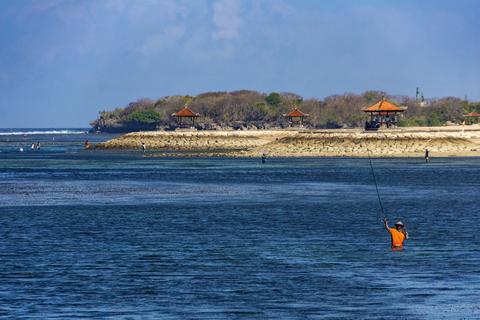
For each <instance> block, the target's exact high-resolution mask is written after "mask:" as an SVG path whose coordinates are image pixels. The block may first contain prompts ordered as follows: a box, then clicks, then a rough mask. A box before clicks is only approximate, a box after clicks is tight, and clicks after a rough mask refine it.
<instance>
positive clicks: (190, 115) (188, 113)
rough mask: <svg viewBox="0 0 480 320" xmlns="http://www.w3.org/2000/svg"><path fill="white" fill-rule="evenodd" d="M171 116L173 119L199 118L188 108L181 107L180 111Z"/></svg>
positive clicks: (198, 115) (197, 114)
mask: <svg viewBox="0 0 480 320" xmlns="http://www.w3.org/2000/svg"><path fill="white" fill-rule="evenodd" d="M172 116H174V117H188V118H196V117H200V114H199V113H195V112H193V111H192V109H190V108H189V107H188V106H185V107H183V109H182V110H180V111H178V112H175V113H172Z"/></svg>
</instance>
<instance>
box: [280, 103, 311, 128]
mask: <svg viewBox="0 0 480 320" xmlns="http://www.w3.org/2000/svg"><path fill="white" fill-rule="evenodd" d="M283 116H284V117H285V118H287V119H288V123H289V125H290V126H293V125H295V124H299V125H303V120H304V118H305V117H308V114H306V113H303V112H302V111H300V109H298V108H297V107H295V108H293V109H292V111H290V112H289V113H287V114H284V115H283Z"/></svg>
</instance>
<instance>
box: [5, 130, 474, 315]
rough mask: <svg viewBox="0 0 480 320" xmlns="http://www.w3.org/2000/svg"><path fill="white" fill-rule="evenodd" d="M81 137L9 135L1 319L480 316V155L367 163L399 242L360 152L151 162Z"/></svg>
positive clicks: (7, 142)
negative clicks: (395, 242)
mask: <svg viewBox="0 0 480 320" xmlns="http://www.w3.org/2000/svg"><path fill="white" fill-rule="evenodd" d="M54 137H55V139H52V138H54ZM87 137H88V139H90V141H93V142H96V141H101V140H104V139H107V138H109V137H107V136H93V135H87ZM19 139H24V140H20V141H19ZM37 139H43V140H42V141H44V143H42V145H44V146H45V147H44V148H43V147H42V149H41V150H39V151H30V150H29V151H24V152H23V153H21V152H19V151H18V150H17V148H18V147H19V146H20V145H22V144H24V145H28V144H29V143H30V142H31V141H33V140H37ZM84 139H85V136H84V135H83V134H82V135H73V134H64V135H40V136H30V135H27V136H21V135H20V136H0V204H1V207H0V235H1V241H0V317H4V318H21V317H25V318H38V319H47V318H48V319H55V318H58V319H72V318H73V319H75V318H99V319H100V318H101V319H105V318H111V319H119V318H120V319H123V318H125V319H480V302H479V299H478V295H479V292H480V249H479V246H480V236H479V235H478V230H477V224H478V222H479V220H480V214H479V212H478V204H479V201H480V188H479V186H480V179H479V178H480V159H478V158H443V159H439V158H433V160H432V163H430V164H428V165H427V164H424V163H423V162H422V160H421V159H374V160H373V164H374V167H375V170H376V171H375V172H376V174H377V179H378V182H379V188H380V192H381V194H382V200H383V202H384V206H385V208H386V210H387V214H388V216H389V218H390V220H392V222H393V221H394V220H396V219H402V220H403V221H404V222H405V223H406V225H407V228H408V230H409V233H410V237H411V239H410V240H409V241H408V243H407V244H406V249H405V250H404V251H403V252H391V251H390V250H389V238H388V234H387V232H386V231H385V230H384V229H383V227H382V224H381V223H380V214H379V212H378V210H379V209H378V202H377V197H376V193H375V187H374V185H373V182H372V176H371V172H370V166H369V163H368V160H367V159H270V160H269V161H268V162H267V163H266V164H265V165H262V164H261V162H260V161H259V159H158V158H151V157H143V156H142V155H141V154H133V153H132V154H126V153H105V152H99V151H94V152H92V151H84V150H82V144H83V140H84ZM7 140H8V141H7Z"/></svg>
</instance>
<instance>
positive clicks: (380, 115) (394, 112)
mask: <svg viewBox="0 0 480 320" xmlns="http://www.w3.org/2000/svg"><path fill="white" fill-rule="evenodd" d="M404 111H405V110H404V109H402V108H400V107H398V106H397V105H395V104H394V103H392V102H390V101H388V100H387V99H385V97H382V100H380V101H378V102H377V103H375V104H374V105H371V106H369V107H366V108H364V109H363V112H365V113H369V114H370V122H368V121H367V123H366V124H365V129H367V130H368V129H369V128H370V129H372V128H376V129H378V128H379V127H382V126H385V127H387V128H390V127H391V126H396V125H397V123H398V115H399V114H401V113H402V112H404Z"/></svg>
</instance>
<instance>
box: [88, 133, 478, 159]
mask: <svg viewBox="0 0 480 320" xmlns="http://www.w3.org/2000/svg"><path fill="white" fill-rule="evenodd" d="M142 143H144V144H145V147H146V150H147V152H146V155H149V156H175V157H177V156H183V157H193V156H202V157H204V156H231V157H259V156H260V155H262V154H263V153H265V154H267V155H268V156H269V157H366V156H368V155H369V154H370V155H372V156H375V157H419V156H423V153H424V150H425V149H426V148H428V149H429V151H430V154H431V155H432V156H480V126H478V125H475V126H466V127H461V126H455V127H418V128H399V129H385V130H380V131H378V132H364V131H363V130H360V129H345V130H343V129H335V130H301V129H299V130H251V131H148V132H134V133H128V134H125V135H123V136H120V137H118V138H115V139H112V140H110V141H107V142H104V143H100V144H98V145H97V146H96V148H99V149H108V150H140V149H141V145H142Z"/></svg>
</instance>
